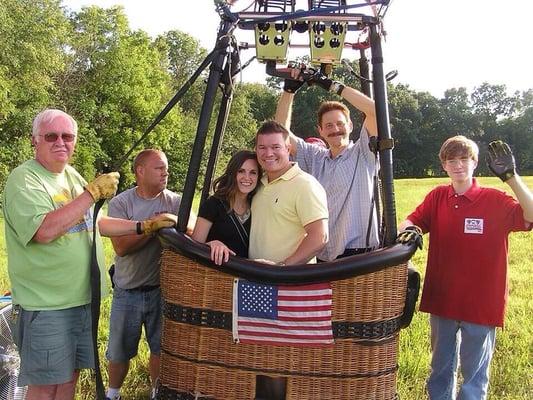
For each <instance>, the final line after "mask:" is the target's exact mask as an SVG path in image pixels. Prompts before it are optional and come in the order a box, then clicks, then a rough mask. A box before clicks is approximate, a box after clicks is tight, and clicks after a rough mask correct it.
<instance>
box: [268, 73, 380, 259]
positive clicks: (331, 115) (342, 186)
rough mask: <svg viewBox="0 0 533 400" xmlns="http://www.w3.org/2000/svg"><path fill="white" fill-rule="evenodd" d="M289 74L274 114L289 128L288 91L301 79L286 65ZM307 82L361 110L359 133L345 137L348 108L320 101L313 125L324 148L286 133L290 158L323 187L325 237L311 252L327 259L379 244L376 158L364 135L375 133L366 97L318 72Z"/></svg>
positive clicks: (291, 92)
mask: <svg viewBox="0 0 533 400" xmlns="http://www.w3.org/2000/svg"><path fill="white" fill-rule="evenodd" d="M291 74H292V75H293V77H294V79H286V80H285V84H284V90H283V93H282V94H281V97H280V100H279V102H278V107H277V110H276V118H275V120H276V121H277V122H278V123H280V124H282V125H284V126H285V127H286V128H287V129H289V131H290V122H291V114H292V103H293V100H294V94H295V92H296V91H297V90H298V88H299V87H300V86H301V85H302V84H303V83H304V82H303V80H302V78H301V77H300V70H298V69H292V72H291ZM307 83H308V84H310V85H317V86H320V87H322V88H323V89H325V90H327V91H329V92H333V93H336V94H337V95H339V96H341V97H343V98H344V99H345V100H346V101H348V102H349V103H350V104H352V105H353V106H354V107H355V108H357V109H358V110H359V111H361V112H362V113H364V114H365V120H364V122H363V128H362V129H361V134H360V137H359V139H358V140H357V141H355V143H354V142H352V141H351V140H350V133H351V132H352V130H353V124H352V121H351V120H350V111H349V110H348V108H347V107H346V106H345V105H344V104H342V103H340V102H337V101H326V102H324V103H322V104H321V106H320V108H319V110H318V126H317V129H318V132H319V134H320V136H321V137H322V138H323V139H324V140H325V141H326V143H327V144H328V148H327V149H326V148H323V147H321V146H317V145H314V144H311V143H306V142H305V141H304V140H303V139H301V138H299V137H297V136H296V135H294V134H293V133H292V132H291V134H290V139H291V155H292V156H293V158H294V160H295V161H297V162H298V165H299V166H300V168H301V169H302V170H304V171H305V172H308V173H309V174H311V175H313V176H314V177H315V178H316V179H317V180H318V181H319V182H320V183H321V184H322V186H324V189H325V190H326V194H327V200H328V211H329V242H328V244H327V245H326V246H325V247H324V249H322V251H321V252H320V253H319V254H318V256H317V258H318V259H319V260H321V261H332V260H334V259H336V258H341V257H347V256H350V255H354V254H360V253H364V252H367V251H370V250H372V249H374V248H376V247H377V246H378V244H379V239H378V220H377V213H376V211H375V206H374V203H375V202H374V201H373V187H374V183H373V182H374V177H375V176H376V174H377V168H378V162H377V157H376V155H375V154H374V153H373V152H372V151H371V150H370V147H369V137H370V136H377V122H376V110H375V106H374V101H373V100H372V99H371V98H369V97H367V96H366V95H364V94H363V93H361V92H359V91H358V90H356V89H353V88H351V87H348V86H344V85H343V84H341V83H340V82H336V81H332V80H331V79H329V78H327V77H326V76H325V75H322V74H321V73H316V74H314V75H313V77H312V78H310V79H309V78H308V79H307Z"/></svg>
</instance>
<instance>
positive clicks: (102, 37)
mask: <svg viewBox="0 0 533 400" xmlns="http://www.w3.org/2000/svg"><path fill="white" fill-rule="evenodd" d="M72 23H73V30H74V32H75V35H74V36H73V41H72V52H73V54H74V56H73V57H72V60H71V64H70V66H69V69H68V74H67V75H66V76H65V79H64V81H65V83H66V86H67V89H66V90H65V92H64V93H65V97H64V101H65V103H66V104H68V105H69V108H70V109H72V110H75V115H76V117H77V118H78V120H79V122H80V126H82V127H83V132H84V135H85V136H86V137H87V138H89V139H90V140H87V141H85V142H83V143H80V149H79V153H80V154H81V155H83V156H84V161H85V162H83V163H82V162H79V163H78V159H76V166H77V167H78V168H80V170H82V171H84V172H85V175H87V176H90V175H91V172H93V171H88V170H84V168H86V167H87V166H88V165H91V164H93V165H94V164H96V165H97V166H98V165H100V168H101V166H102V165H103V163H112V162H117V160H120V159H121V158H122V156H123V155H124V154H125V153H126V151H127V150H128V149H129V148H130V146H131V145H132V144H133V143H134V142H135V141H136V140H137V139H139V137H140V136H141V134H142V133H143V132H144V130H145V129H146V128H147V127H148V126H149V125H150V123H151V122H152V120H153V119H154V118H155V116H156V115H157V114H158V113H159V111H160V110H161V109H162V107H163V105H164V104H165V102H166V101H167V99H169V98H170V97H171V96H170V94H171V90H170V79H169V76H168V74H167V73H166V71H165V69H164V66H165V60H164V57H163V55H162V54H161V53H160V52H159V51H158V49H157V48H156V47H154V46H153V43H152V41H151V39H150V38H149V37H148V36H147V34H146V33H144V32H142V31H136V32H131V31H130V30H129V27H128V22H127V18H126V16H125V14H124V11H123V9H122V8H121V7H112V8H110V9H102V8H99V7H88V8H84V9H82V11H81V12H79V13H78V14H75V15H74V16H73V19H72ZM179 119H180V113H179V112H177V113H176V112H174V113H171V114H170V115H168V116H167V118H166V119H165V121H164V122H163V123H162V124H160V126H158V127H157V128H156V130H155V131H154V133H153V134H151V135H150V136H149V137H148V138H147V139H146V140H145V142H144V143H143V145H144V146H145V147H159V148H162V149H163V150H166V148H167V147H168V146H170V144H171V143H172V141H173V139H175V137H176V135H179V134H180V131H179V130H178V129H176V128H177V127H178V126H179V125H178V121H179ZM139 150H140V149H139ZM91 158H92V159H91ZM129 167H130V164H129V163H127V164H125V165H124V166H122V168H121V173H122V176H123V185H124V186H129V185H131V183H132V182H133V179H134V178H133V175H132V173H131V171H130V168H129ZM100 168H98V169H100ZM171 183H172V182H171Z"/></svg>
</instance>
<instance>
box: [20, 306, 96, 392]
mask: <svg viewBox="0 0 533 400" xmlns="http://www.w3.org/2000/svg"><path fill="white" fill-rule="evenodd" d="M11 332H12V336H13V340H14V342H15V344H16V345H17V347H18V349H19V354H20V375H19V378H18V385H19V386H25V385H58V384H62V383H66V382H69V381H70V380H71V379H72V375H73V374H74V371H75V370H78V369H82V368H94V356H93V347H92V339H91V305H90V304H87V305H84V306H79V307H73V308H67V309H64V310H51V311H28V310H24V309H23V308H22V307H20V306H17V305H13V309H12V314H11Z"/></svg>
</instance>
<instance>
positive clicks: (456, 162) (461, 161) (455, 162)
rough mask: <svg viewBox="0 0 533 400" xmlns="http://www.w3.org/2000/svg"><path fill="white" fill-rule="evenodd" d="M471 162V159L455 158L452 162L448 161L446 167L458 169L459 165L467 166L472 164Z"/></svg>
mask: <svg viewBox="0 0 533 400" xmlns="http://www.w3.org/2000/svg"><path fill="white" fill-rule="evenodd" d="M470 161H472V159H471V158H454V159H451V160H446V161H445V162H446V165H449V166H450V167H457V166H458V165H459V164H460V165H466V164H468V163H470Z"/></svg>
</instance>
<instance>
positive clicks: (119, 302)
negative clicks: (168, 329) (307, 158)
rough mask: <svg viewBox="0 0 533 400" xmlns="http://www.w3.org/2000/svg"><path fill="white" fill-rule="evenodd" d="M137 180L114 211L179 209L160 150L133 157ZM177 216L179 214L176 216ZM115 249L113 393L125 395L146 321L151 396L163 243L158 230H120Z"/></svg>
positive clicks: (135, 213)
mask: <svg viewBox="0 0 533 400" xmlns="http://www.w3.org/2000/svg"><path fill="white" fill-rule="evenodd" d="M133 169H134V172H135V178H136V181H137V186H136V187H134V188H131V189H128V190H126V191H124V192H122V193H121V194H119V195H118V196H116V197H114V198H113V199H112V200H111V201H110V202H109V212H108V214H109V216H113V217H120V218H124V219H129V220H137V221H141V220H144V219H146V216H154V215H158V214H162V213H165V214H173V215H176V214H177V213H178V208H179V204H180V200H181V197H180V196H179V195H178V194H176V193H174V192H171V191H170V190H167V189H166V186H167V179H168V162H167V157H166V156H165V154H164V153H163V152H161V151H159V150H153V149H148V150H143V151H141V152H140V153H139V154H138V155H137V156H136V157H135V160H134V162H133ZM176 220H177V217H176ZM111 241H112V243H113V248H114V249H115V252H116V257H115V268H114V271H115V272H114V275H113V283H114V287H115V289H114V292H113V303H112V306H111V317H110V323H109V343H108V348H107V353H106V356H107V359H108V360H109V388H108V390H107V393H106V397H107V398H108V399H120V393H119V392H120V387H121V386H122V383H123V382H124V379H125V378H126V375H127V374H128V369H129V362H130V360H131V359H132V358H133V357H135V356H136V355H137V347H138V345H139V340H140V336H141V330H142V327H143V325H144V329H145V334H146V340H147V342H148V346H149V348H150V359H149V373H150V378H151V381H152V398H153V397H155V388H156V384H157V378H158V377H159V353H160V340H161V292H160V288H159V262H160V253H161V246H160V244H159V240H158V239H157V238H156V237H155V236H154V235H146V236H140V235H130V236H121V237H120V238H117V240H114V239H112V240H111Z"/></svg>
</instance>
